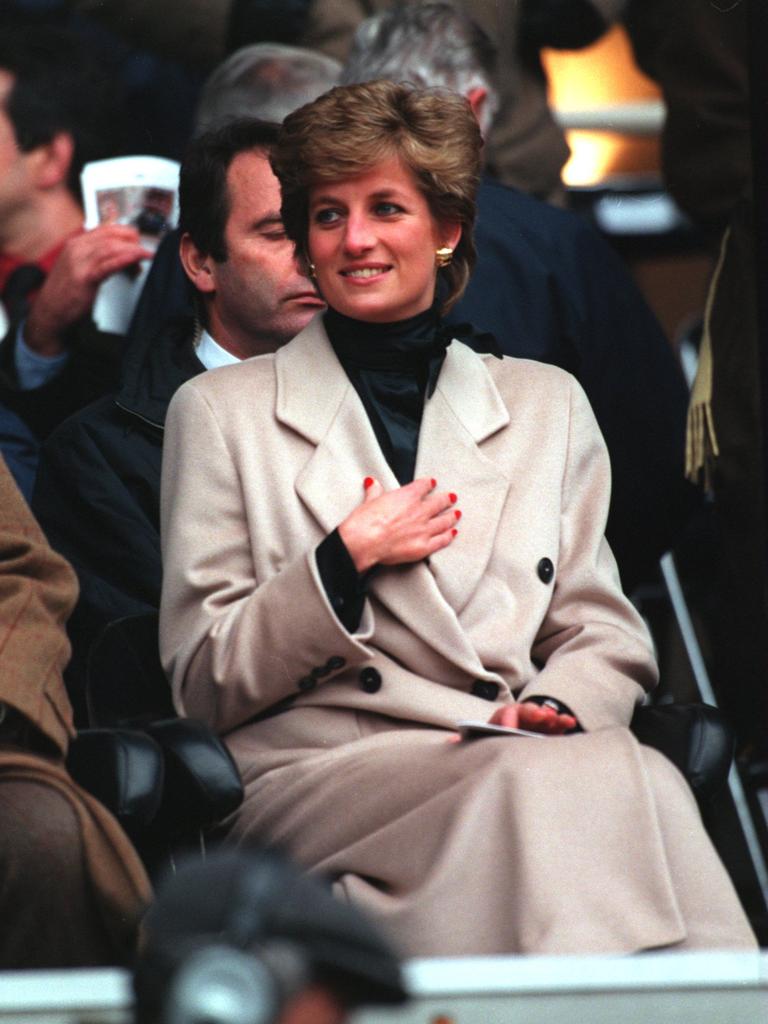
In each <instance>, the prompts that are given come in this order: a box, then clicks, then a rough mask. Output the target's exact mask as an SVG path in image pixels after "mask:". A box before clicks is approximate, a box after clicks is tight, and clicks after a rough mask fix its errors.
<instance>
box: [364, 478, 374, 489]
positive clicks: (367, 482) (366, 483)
mask: <svg viewBox="0 0 768 1024" xmlns="http://www.w3.org/2000/svg"><path fill="white" fill-rule="evenodd" d="M363 487H364V488H365V489H366V491H367V490H368V488H369V487H373V477H372V476H367V477H366V478H365V480H363Z"/></svg>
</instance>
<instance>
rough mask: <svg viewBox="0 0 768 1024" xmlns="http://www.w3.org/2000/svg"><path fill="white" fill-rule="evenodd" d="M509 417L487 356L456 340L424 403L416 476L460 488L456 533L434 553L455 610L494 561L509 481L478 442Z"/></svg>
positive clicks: (440, 578)
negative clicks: (432, 392) (433, 387)
mask: <svg viewBox="0 0 768 1024" xmlns="http://www.w3.org/2000/svg"><path fill="white" fill-rule="evenodd" d="M508 423H509V413H508V411H507V408H506V406H505V405H504V403H503V401H502V399H501V396H500V395H499V393H498V390H497V389H496V385H495V384H494V383H493V380H492V379H491V376H490V374H489V373H488V370H487V369H486V367H485V365H484V362H483V361H482V360H481V359H480V358H478V356H477V355H476V354H475V353H474V352H472V351H471V350H470V349H469V348H467V347H466V346H465V345H463V344H462V343H461V342H458V341H454V342H453V343H452V344H451V346H450V348H449V349H448V352H447V355H446V359H445V363H444V364H443V368H442V371H441V373H440V377H439V379H438V385H437V389H436V390H435V393H434V395H433V396H432V398H431V399H429V400H428V401H427V403H426V405H425V408H424V418H423V420H422V424H421V433H420V436H419V454H418V458H417V460H416V475H417V476H432V477H434V478H435V479H436V480H437V482H438V487H439V489H440V490H449V491H455V492H456V493H457V494H458V499H459V500H458V503H457V508H459V509H460V510H461V512H462V518H461V520H460V521H459V522H458V523H457V528H458V530H459V533H458V536H457V537H456V539H455V540H454V541H453V542H452V543H451V544H449V545H448V547H447V548H443V550H441V551H438V552H437V553H436V554H435V555H433V556H432V558H431V559H430V569H431V571H432V573H433V574H434V577H435V580H436V581H437V585H438V587H439V589H440V591H441V593H442V594H443V595H444V596H445V598H446V599H447V600H448V602H449V603H450V604H451V606H452V607H453V608H454V609H455V610H456V612H461V610H462V608H463V607H464V605H465V604H466V602H467V601H468V600H469V599H470V597H471V596H472V594H473V592H474V590H475V588H476V587H477V585H478V583H479V581H480V578H481V577H482V575H483V573H484V572H485V569H486V567H487V565H488V561H489V559H490V556H491V551H492V549H493V545H494V543H495V540H496V530H497V528H498V523H499V519H500V517H501V514H502V511H503V508H504V503H505V500H506V498H507V493H508V490H509V485H510V481H509V479H508V478H507V477H506V476H505V475H504V474H503V473H502V472H501V470H500V468H499V467H498V466H497V465H496V464H495V463H493V462H491V461H490V459H488V458H487V457H486V456H485V455H484V454H483V452H482V451H481V449H480V447H479V445H480V443H481V442H482V441H484V440H486V439H487V438H488V437H490V436H492V435H493V434H495V433H496V432H497V431H498V430H501V429H503V428H504V427H506V426H507V424H508Z"/></svg>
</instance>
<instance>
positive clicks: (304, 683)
mask: <svg viewBox="0 0 768 1024" xmlns="http://www.w3.org/2000/svg"><path fill="white" fill-rule="evenodd" d="M316 686H317V680H316V679H313V678H312V676H304V677H303V678H302V679H300V680H299V689H300V690H301V691H302V692H304V693H306V692H307V690H314V688H315V687H316Z"/></svg>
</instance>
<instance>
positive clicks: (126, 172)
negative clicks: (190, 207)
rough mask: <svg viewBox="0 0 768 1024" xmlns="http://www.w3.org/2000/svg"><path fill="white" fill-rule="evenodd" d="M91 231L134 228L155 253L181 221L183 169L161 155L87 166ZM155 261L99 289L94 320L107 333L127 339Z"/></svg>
mask: <svg viewBox="0 0 768 1024" xmlns="http://www.w3.org/2000/svg"><path fill="white" fill-rule="evenodd" d="M80 182H81V185H82V190H83V205H84V209H85V226H86V228H95V227H96V226H97V225H99V224H130V225H132V226H133V227H136V228H138V230H139V238H140V241H141V244H142V245H143V246H144V248H145V249H151V250H152V251H153V252H154V251H155V250H156V249H157V247H158V245H159V244H160V241H161V240H162V238H163V236H164V235H165V234H167V232H168V231H171V230H172V229H173V228H175V227H176V224H177V222H178V219H179V165H178V163H176V161H175V160H166V159H165V158H164V157H158V156H121V157H114V158H113V159H111V160H97V161H95V162H93V163H89V164H86V165H85V167H84V168H83V170H82V173H81V175H80ZM149 264H150V261H149V260H142V262H141V264H140V267H139V269H138V273H136V272H133V271H118V273H116V274H112V276H111V277H108V278H107V279H106V280H105V281H104V283H103V284H102V285H101V287H100V288H99V291H98V294H97V296H96V301H95V302H94V305H93V319H94V320H95V322H96V326H97V327H98V328H99V329H100V330H102V331H112V332H113V333H115V334H125V332H126V331H127V330H128V325H129V323H130V321H131V317H132V315H133V310H134V307H135V306H136V303H137V301H138V298H139V294H140V293H141V289H142V288H143V286H144V281H145V279H146V276H147V272H148V270H149Z"/></svg>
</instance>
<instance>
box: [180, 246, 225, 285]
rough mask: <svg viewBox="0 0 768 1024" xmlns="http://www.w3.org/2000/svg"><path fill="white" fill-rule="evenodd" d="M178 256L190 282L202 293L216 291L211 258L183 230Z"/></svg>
mask: <svg viewBox="0 0 768 1024" xmlns="http://www.w3.org/2000/svg"><path fill="white" fill-rule="evenodd" d="M179 258H180V259H181V265H182V267H183V268H184V273H185V274H186V275H187V277H188V278H189V280H190V281H191V282H192V284H193V285H194V286H195V288H197V290H198V291H199V292H202V293H203V294H204V295H212V294H213V292H215V291H216V275H215V271H214V269H213V259H212V258H211V257H210V256H208V255H206V254H205V253H202V252H200V250H199V249H198V248H197V246H196V245H195V243H194V242H193V241H192V238H191V236H190V235H189V233H188V232H186V231H185V232H184V234H183V235H182V236H181V241H180V242H179Z"/></svg>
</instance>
